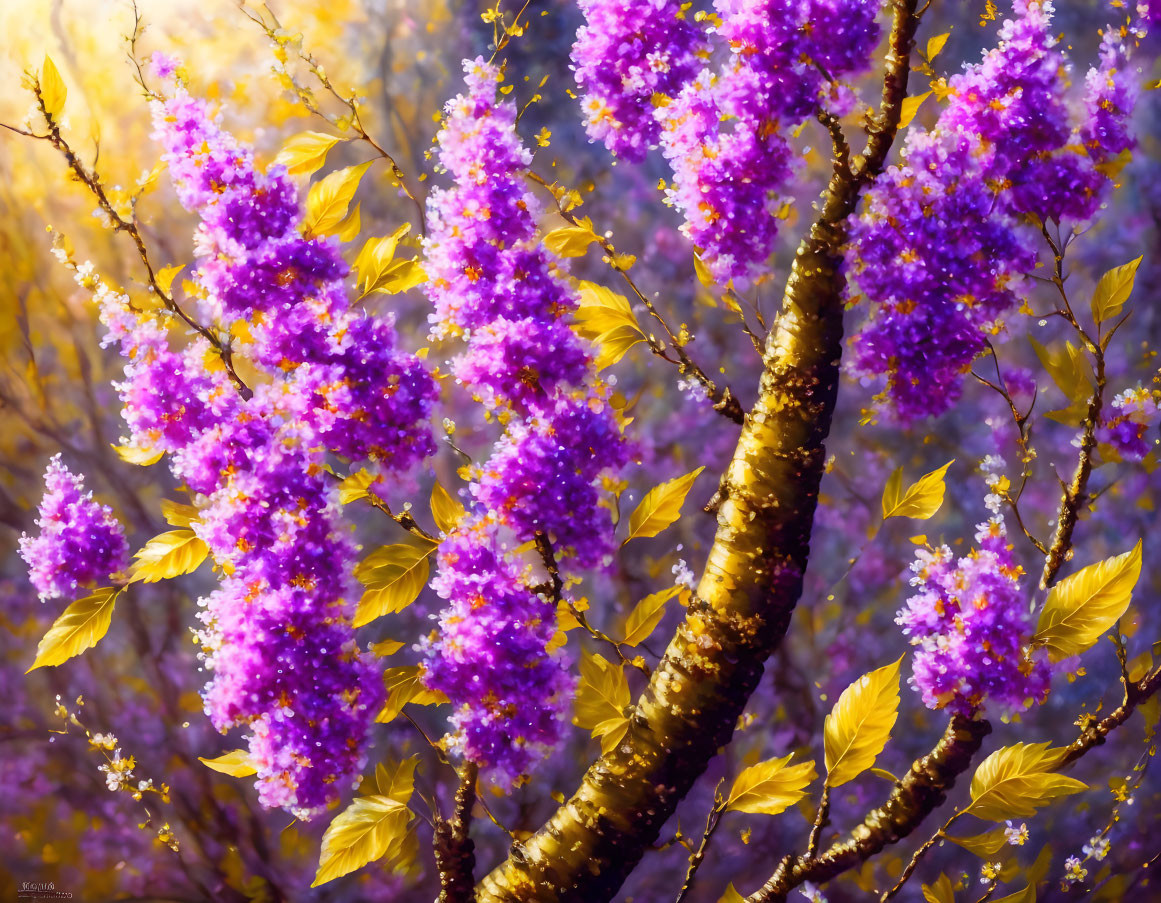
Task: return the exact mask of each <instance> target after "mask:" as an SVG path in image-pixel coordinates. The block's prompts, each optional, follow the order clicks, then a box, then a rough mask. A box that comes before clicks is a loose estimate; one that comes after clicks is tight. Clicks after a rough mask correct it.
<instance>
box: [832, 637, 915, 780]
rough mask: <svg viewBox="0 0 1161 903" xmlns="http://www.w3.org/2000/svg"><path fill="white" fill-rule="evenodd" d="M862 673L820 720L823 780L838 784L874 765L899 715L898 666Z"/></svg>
mask: <svg viewBox="0 0 1161 903" xmlns="http://www.w3.org/2000/svg"><path fill="white" fill-rule="evenodd" d="M902 661H903V658H902V656H900V657H899V659H897V660H896V661H895V662H893V663H891V664H890V665H885V666H884V667H882V668H877V669H875V670H874V671H872V672H870V673H869V674H864V675H863V676H862V677H860V678H859V679H858V680H856V681H855V682H854V683H853V684H851V685H850V686H849V687H847V688H846V689H845V690H843V692H842V695H841V696H839V698H838V702H836V703H835V704H834V708H833V709H831V712H830V714H829V715H827V716H826V721H825V722H824V723H823V741H824V745H825V747H826V771H827V775H826V783H827V785H828V786H830V787H840V786H842V785H843V784H845V783H847V781H851V780H853V779H854V778H857V777H858V776H859V775H860V774H862V773H863V772H864V771H866V770H867V769H868V768H870V767H871V766H872V765H874V764H875V759H876V758H877V757H878V755H879V753H881V752H882V751H883V747H884V746H886V745H887V740H888V739H890V737H891V729H892V728H894V727H895V719H897V718H898V717H899V665H900V663H901V662H902Z"/></svg>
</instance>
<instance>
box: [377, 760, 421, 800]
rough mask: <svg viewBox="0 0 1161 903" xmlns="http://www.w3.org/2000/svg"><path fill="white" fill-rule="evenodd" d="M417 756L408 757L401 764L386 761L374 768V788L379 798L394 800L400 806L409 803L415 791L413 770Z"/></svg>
mask: <svg viewBox="0 0 1161 903" xmlns="http://www.w3.org/2000/svg"><path fill="white" fill-rule="evenodd" d="M418 764H419V755H418V754H416V755H414V756H408V757H407V758H406V759H404V760H403V761H402V762H396V761H394V760H388V761H387V762H380V763H379V764H378V765H376V766H375V787H376V788H377V789H378V791H379V794H380V795H381V796H386V797H389V798H390V799H393V800H395V802H397V803H399V805H401V806H406V805H407V804H408V803H409V802H410V801H411V794H412V792H413V791H414V790H415V768H416V766H417V765H418Z"/></svg>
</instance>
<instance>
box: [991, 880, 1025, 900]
mask: <svg viewBox="0 0 1161 903" xmlns="http://www.w3.org/2000/svg"><path fill="white" fill-rule="evenodd" d="M992 903H1036V885H1035V884H1028V885H1025V887H1024V889H1023V890H1018V891H1016V893H1014V894H1007V895H1005V896H1003V897H1000V898H999V899H998V900H993V901H992Z"/></svg>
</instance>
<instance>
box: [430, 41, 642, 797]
mask: <svg viewBox="0 0 1161 903" xmlns="http://www.w3.org/2000/svg"><path fill="white" fill-rule="evenodd" d="M464 70H465V74H466V82H467V88H468V90H467V92H466V93H465V94H463V95H460V96H458V97H456V98H453V99H452V100H451V101H450V102H449V103H448V105H447V108H446V117H445V121H444V126H443V129H442V130H441V131H440V133H439V136H438V138H437V142H438V145H439V160H440V162H441V163H442V165H443V166H444V167H445V168H446V170H447V171H448V172H450V173H451V175H452V177H453V179H454V183H455V184H454V185H453V186H452V187H450V188H447V189H437V190H435V191H433V192H432V194H431V197H430V199H429V202H428V204H429V211H430V212H429V217H428V223H429V232H428V238H427V240H426V246H425V247H426V253H427V256H426V269H427V272H428V274H429V280H430V281H429V283H428V291H429V294H430V296H431V299H432V303H433V305H434V307H435V313H434V314H433V315H432V317H431V321H432V324H433V325H432V332H433V334H434V335H435V336H445V335H463V336H465V337H466V338H467V340H468V344H467V350H466V351H465V352H464V353H463V354H462V355H460V356H459V357H457V358H456V360H455V361H454V362H453V365H452V371H453V373H454V374H455V375H456V377H457V378H458V379H459V381H460V382H462V383H464V384H466V385H469V386H470V387H471V389H472V391H473V393H474V394H475V395H476V397H477V398H478V399H479V400H480V401H481V402H483V403H485V404H486V405H487V406H488V407H489V408H490V409H492V410H497V409H498V410H499V411H500V412H501V413H502V416H501V418H500V420H501V422H504V423H505V424H506V425H507V432H506V434H505V436H504V437H503V438H502V439H501V441H500V442H499V444H498V445H497V447H496V449H495V450H494V452H493V454H492V456H491V458H490V459H489V460H488V461H487V462H486V463H484V464H483V465H482V466H481V467H479V468H478V469H477V470H476V471H475V473H474V474H473V477H474V479H473V481H472V484H471V486H470V493H471V495H472V497H473V499H474V501H475V505H474V510H473V512H472V513H471V514H470V515H469V516H468V519H467V522H466V523H465V524H463V525H461V526H460V527H459V529H458V530H457V531H456V533H455V534H454V535H453V536H452V537H449V538H448V539H447V540H445V544H444V549H443V551H442V552H441V554H440V556H439V568H438V571H439V573H438V577H437V578H436V582H435V586H436V587H437V589H438V590H439V591H440V593H441V595H442V596H443V597H444V598H445V599H446V600H447V601H448V602H449V603H450V604H449V607H448V608H447V609H446V610H445V611H444V613H443V615H442V618H441V622H440V623H441V631H440V634H439V636H438V637H437V638H435V639H434V640H433V641H431V642H430V643H429V644H428V650H427V651H428V656H427V676H426V680H427V683H428V685H429V686H431V687H433V688H434V689H438V690H442V691H443V692H444V693H446V694H447V696H448V698H449V699H450V700H451V701H452V703H453V704H454V705H455V706H456V715H455V717H454V719H453V724H454V726H455V728H456V733H455V735H454V736H453V738H452V743H453V745H454V746H455V747H456V748H458V749H459V750H460V751H462V753H463V754H464V755H465V756H466V757H468V758H469V759H471V760H472V761H475V762H477V763H479V764H481V765H483V766H486V767H488V768H490V769H491V770H492V773H493V775H494V776H495V777H497V778H498V779H499V780H500V781H501V782H502V783H509V784H510V783H512V782H514V781H516V780H517V779H519V777H520V776H521V775H523V774H525V773H527V771H528V770H529V768H530V767H531V766H532V764H533V762H534V761H535V759H536V758H537V757H536V756H535V755H534V751H535V750H537V749H546V748H548V747H551V746H552V745H553V744H554V743H555V742H556V741H558V740H559V739H560V736H561V732H562V731H563V728H564V720H563V714H564V712H563V709H564V706H565V698H564V694H563V693H562V689H563V688H564V687H566V686H567V685H568V683H569V680H568V676H567V669H566V663H565V660H564V659H563V657H562V656H561V655H560V654H559V653H556V654H552V653H550V652H549V650H548V648H547V647H548V642H549V640H550V639H551V638H552V635H553V633H554V630H555V626H554V625H555V617H556V612H555V606H554V604H553V602H552V601H550V600H546V599H544V598H541V597H540V596H538V595H536V593H535V592H533V591H532V590H531V589H530V588H529V586H528V578H527V573H526V569H525V568H524V567H522V566H519V565H518V564H517V563H516V559H515V558H514V556H515V553H513V552H511V551H508V550H506V548H505V546H504V544H503V542H502V541H501V535H503V536H510V537H511V538H513V539H514V540H515V542H516V543H517V544H519V543H525V542H528V541H529V540H531V539H533V538H534V537H535V536H536V534H537V533H543V534H544V535H545V536H546V537H548V538H549V540H550V541H551V542H552V544H553V548H554V551H555V553H556V555H557V556H558V557H559V558H560V559H561V562H562V564H566V565H567V566H569V567H573V568H587V567H593V566H599V565H603V564H604V563H605V562H606V560H607V558H608V556H609V555H610V553H611V551H612V549H613V539H612V523H611V520H610V517H609V515H608V512H607V511H604V510H603V509H601V508H600V507H599V505H598V502H599V492H598V488H597V481H598V479H599V477H600V476H601V474H602V473H604V472H606V471H609V470H616V469H618V468H620V467H622V466H623V465H624V464H625V463H626V462H627V460H628V458H629V455H630V449H629V446H628V444H627V442H626V441H625V439H624V437H623V436H622V434H621V428H620V424H619V422H618V420H617V418H616V413H615V411H614V410H613V408H612V406H611V405H610V403H609V400H608V398H607V393H606V391H605V390H604V389H603V388H601V387H599V386H597V385H593V384H591V383H590V382H589V381H588V379H587V377H588V368H589V362H590V355H589V352H588V349H587V347H586V346H585V345H584V344H583V343H582V341H581V340H580V339H579V338H578V337H577V336H576V335H575V333H573V331H572V330H571V329H570V328H569V326H568V323H567V321H566V320H565V317H566V316H567V314H568V313H569V312H570V311H571V310H572V309H573V308H574V307H575V304H576V299H575V297H574V294H573V292H572V290H571V289H570V288H569V286H568V284H567V283H566V282H565V281H564V279H563V278H562V272H561V268H562V262H561V261H560V260H559V259H557V258H556V257H555V256H554V255H552V254H551V253H550V252H548V251H547V250H546V249H545V248H543V247H542V246H541V245H540V244H539V242H538V240H537V230H536V224H537V218H538V214H539V210H540V207H539V204H538V203H537V201H536V198H535V196H533V195H532V194H531V192H529V191H528V190H527V189H526V188H525V187H524V176H525V171H526V168H527V166H528V164H529V162H530V155H529V154H528V151H527V150H526V149H525V148H524V147H523V145H522V144H521V142H520V140H519V138H518V136H517V135H516V132H515V119H516V108H515V106H514V105H513V104H511V103H509V102H501V101H498V100H497V82H498V81H499V79H500V73H499V71H498V70H497V69H496V68H495V67H494V66H491V65H489V64H487V63H485V62H484V61H483V60H479V59H478V60H468V61H465V63H464ZM481 662H483V663H486V664H485V665H483V666H482V665H481Z"/></svg>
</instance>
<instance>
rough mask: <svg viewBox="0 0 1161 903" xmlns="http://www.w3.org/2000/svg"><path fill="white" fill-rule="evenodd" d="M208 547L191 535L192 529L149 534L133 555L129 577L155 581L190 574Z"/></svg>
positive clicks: (137, 579)
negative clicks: (156, 534)
mask: <svg viewBox="0 0 1161 903" xmlns="http://www.w3.org/2000/svg"><path fill="white" fill-rule="evenodd" d="M209 553H210V550H209V547H208V546H207V545H206V544H205V543H204V542H202V541H201V540H200V539H198V537H197V536H195V535H194V532H193V530H170V531H169V532H168V533H162V534H160V535H158V536H155V537H153V539H151V540H149V542H147V543H146V544H145V547H144V548H142V549H141V551H139V552H138V553H137V554H136V555H134V556H133V557H134V558H136V559H137V562H136V563H135V564H134V565H133V574H132V576H133V580H134V582H137V581H140V582H142V583H156V582H157V581H158V580H168V579H169V578H170V577H179V576H181V575H182V574H192V573H193V572H194V571H196V570H197V569H198V567H199V566H200V565H201V563H202V562H203V561H205V560H206V556H207V555H208V554H209Z"/></svg>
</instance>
